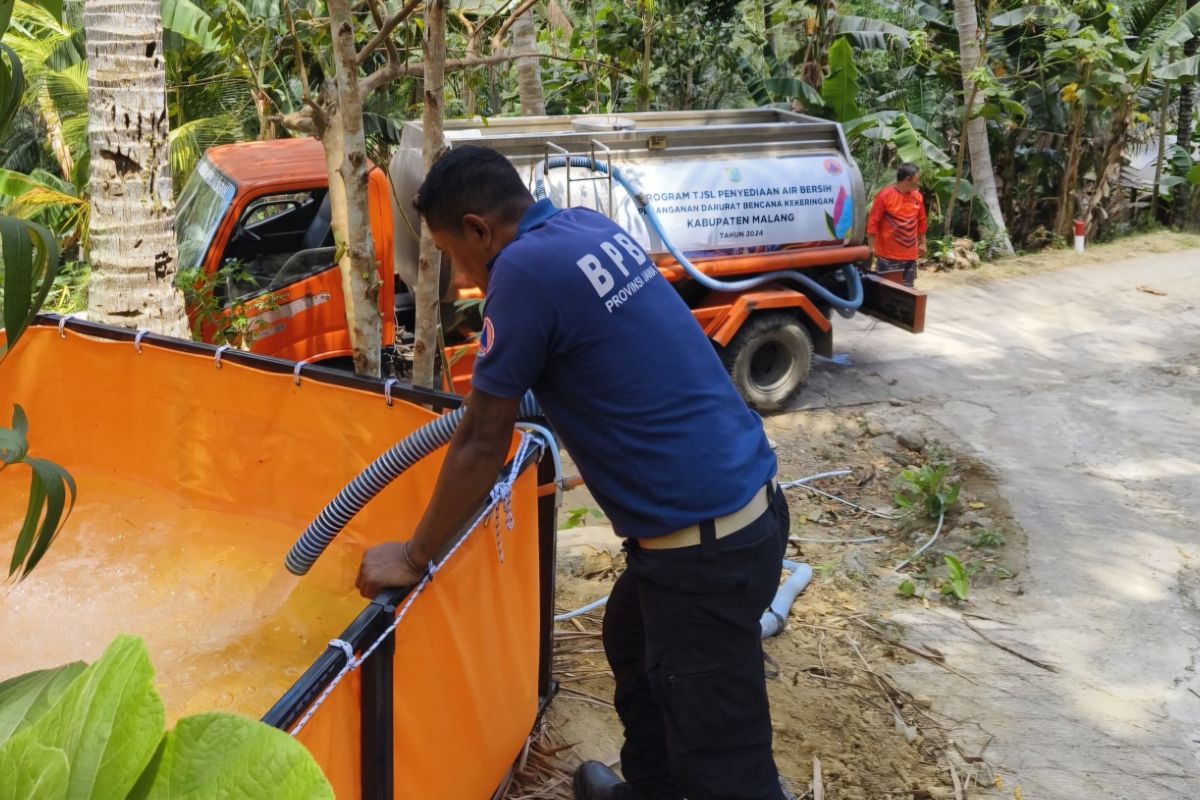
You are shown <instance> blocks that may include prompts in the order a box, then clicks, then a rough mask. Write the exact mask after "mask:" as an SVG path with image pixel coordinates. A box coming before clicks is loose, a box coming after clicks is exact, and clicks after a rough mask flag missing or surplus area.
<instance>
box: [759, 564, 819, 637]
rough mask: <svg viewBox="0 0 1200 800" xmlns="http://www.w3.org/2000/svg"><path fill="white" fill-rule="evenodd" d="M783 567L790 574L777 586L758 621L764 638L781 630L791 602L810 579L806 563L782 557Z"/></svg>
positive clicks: (809, 571)
mask: <svg viewBox="0 0 1200 800" xmlns="http://www.w3.org/2000/svg"><path fill="white" fill-rule="evenodd" d="M783 568H784V569H785V570H790V571H791V573H792V574H791V575H790V576H789V577H788V579H787V580H786V581H784V582H783V585H782V586H780V587H779V591H778V592H776V593H775V599H774V600H772V601H771V605H770V606H768V607H767V610H766V611H764V612H763V615H762V619H760V620H759V621H758V624H759V627H761V628H762V638H764V639H769V638H771V637H772V636H775V635H776V634H778V633H779V632H780V631H782V630H783V626H784V625H785V624H786V623H787V618H788V613H790V612H791V610H792V603H795V602H796V598H797V597H799V596H800V593H801V592H803V591H804V590H805V588H806V587H807V586H808V584H809V583H810V582H811V581H812V576H813V571H812V567H810V566H809V565H808V564H800V563H798V562H795V561H788V560H787V559H784V561H783Z"/></svg>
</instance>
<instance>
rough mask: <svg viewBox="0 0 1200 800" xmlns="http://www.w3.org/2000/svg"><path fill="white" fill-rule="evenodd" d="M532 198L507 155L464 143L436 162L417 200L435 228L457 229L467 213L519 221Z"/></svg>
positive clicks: (443, 229) (418, 208) (427, 220)
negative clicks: (491, 215)
mask: <svg viewBox="0 0 1200 800" xmlns="http://www.w3.org/2000/svg"><path fill="white" fill-rule="evenodd" d="M532 200H533V197H532V196H531V195H530V194H529V189H528V188H526V186H525V182H524V181H522V180H521V176H520V175H519V174H517V170H516V168H515V167H513V165H512V163H511V162H509V160H508V159H507V158H505V157H504V156H502V155H500V154H499V153H497V152H496V151H495V150H492V149H490V148H487V147H478V146H475V145H463V146H461V147H455V148H454V149H453V150H451V151H450V152H448V153H446V154H445V155H444V156H442V157H441V158H439V159H438V160H437V161H436V162H434V164H433V167H432V168H431V169H430V170H429V174H428V175H426V176H425V182H424V183H422V184H421V188H420V189H418V190H417V197H416V200H414V201H413V204H414V205H415V206H416V207H417V212H418V213H419V214H420V215H421V216H423V217H424V218H425V222H426V223H428V225H429V227H430V229H431V230H439V231H446V230H448V231H457V230H459V229H460V228H461V226H462V219H463V217H464V216H465V215H467V214H479V215H481V216H482V215H486V214H493V215H496V216H498V217H499V218H500V219H502V220H503V221H505V222H512V221H515V220H516V219H517V218H518V217H519V216H520V215H521V212H522V211H524V209H525V208H526V207H527V206H528V205H529V203H530V202H532Z"/></svg>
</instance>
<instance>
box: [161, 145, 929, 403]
mask: <svg viewBox="0 0 1200 800" xmlns="http://www.w3.org/2000/svg"><path fill="white" fill-rule="evenodd" d="M206 165H207V166H206ZM201 166H202V167H205V168H206V169H208V170H209V171H210V174H211V170H213V169H215V170H216V172H218V173H219V175H220V177H219V178H218V179H214V180H219V181H221V182H222V183H221V185H222V186H223V187H224V190H225V191H226V192H227V193H231V194H232V199H231V201H229V203H228V207H227V209H226V211H225V212H224V214H223V216H222V217H221V219H220V221H219V223H218V224H217V225H216V228H215V231H214V232H213V233H212V235H211V240H210V244H209V245H208V247H207V250H206V251H205V252H204V253H203V256H202V258H201V260H200V261H201V265H202V269H203V271H204V272H205V273H206V274H207V275H209V276H213V275H215V274H217V273H218V271H219V270H221V268H222V265H223V264H225V263H228V262H229V261H230V260H231V259H230V258H229V254H230V252H231V243H232V242H233V241H235V240H236V238H237V237H238V236H239V235H240V234H241V229H242V228H244V227H247V222H246V218H247V215H248V214H252V213H253V211H254V209H255V208H256V207H257V206H256V204H263V203H269V202H270V201H271V198H281V197H282V198H285V199H284V200H281V201H279V202H280V203H281V204H282V205H281V207H282V208H284V209H285V210H287V211H299V210H300V209H301V208H302V207H303V206H304V205H305V204H306V203H316V202H317V201H316V199H315V198H316V197H317V194H318V193H319V194H321V195H324V194H325V193H326V192H327V187H328V179H327V176H326V171H325V159H324V153H323V150H322V147H321V145H320V143H319V142H318V141H316V140H315V139H308V138H304V139H287V140H275V141H268V142H251V143H243V144H233V145H225V146H221V147H216V148H213V149H211V150H209V151H208V153H207V154H206V159H205V162H202V165H201ZM189 185H190V183H189ZM305 193H309V194H305ZM184 194H185V196H186V195H187V189H186V188H185V192H184ZM368 195H369V202H370V219H371V236H372V238H373V241H374V246H375V255H376V258H377V259H378V262H379V265H380V266H379V277H380V287H381V288H380V292H379V310H380V314H381V315H382V319H383V346H384V348H385V349H391V348H394V346H395V345H396V340H397V321H396V305H395V303H396V298H397V292H406V291H408V290H407V288H406V287H404V286H403V285H401V284H400V282H399V279H398V278H396V277H395V276H394V273H393V268H392V264H393V257H392V256H393V244H394V243H393V235H395V234H394V231H395V230H396V229H395V228H394V227H393V222H394V212H393V206H392V201H393V198H392V197H391V195H392V190H391V188H390V186H389V182H388V177H387V175H385V173H384V172H383V171H382V170H380V169H379V168H378V167H376V166H374V165H372V167H371V170H370V173H369V185H368ZM297 196H298V197H300V198H301V199H300V200H296V199H294V198H295V197H297ZM297 203H298V204H299V205H296V204H297ZM181 204H182V200H181ZM184 213H187V210H186V209H184ZM280 216H282V214H281V215H280ZM272 219H276V217H271V216H268V217H267V222H268V223H270V221H271V220H272ZM248 227H251V228H254V225H249V226H248ZM255 238H256V241H257V237H255ZM324 241H325V242H326V244H331V239H329V238H328V237H327V238H326V239H325V240H324ZM827 245H828V246H825V245H824V244H823V245H822V246H817V247H803V248H795V249H788V248H784V249H782V250H779V251H776V252H768V253H757V254H745V255H731V256H725V257H710V258H701V259H697V260H696V263H697V266H699V267H700V268H701V269H703V270H704V271H705V272H706V273H708V274H709V275H712V276H713V277H719V278H729V277H735V276H745V275H755V274H762V273H764V272H769V271H772V270H780V269H806V268H814V267H826V268H827V267H830V266H833V265H839V264H847V263H864V262H867V261H868V260H869V257H870V252H869V250H868V249H867V248H866V247H865V246H862V245H854V244H849V245H847V244H844V243H840V242H829V243H827ZM322 263H323V264H324V262H322ZM657 265H658V268H659V271H660V272H661V273H662V274H663V275H664V276H665V277H667V278H668V280H670V281H672V282H679V281H682V280H684V279H685V278H686V273H685V272H684V271H683V269H682V268H681V267H680V266H679V265H678V264H677V263H675V261H674V260H672V259H671V258H670V257H659V258H658V259H657ZM863 278H864V283H865V284H866V285H865V286H864V289H865V295H866V297H867V298H868V299H869V300H870V298H872V297H876V298H878V297H879V296H881V295H882V296H883V297H884V298H885V300H886V301H887V302H875V303H874V305H876V306H880V307H886V306H889V303H890V306H891V307H893V310H894V307H895V306H896V305H897V298H899V305H900V306H902V307H903V308H902V309H901V314H900V315H901V316H902V317H905V318H906V319H907V321H899V322H897V320H896V319H895V318H889V317H888V315H887V314H883V313H879V312H878V311H877V310H873V309H872V308H871V307H869V306H870V305H871V303H867V304H865V305H864V307H863V309H862V310H863V311H864V312H865V313H868V314H876V315H879V316H881V317H883V318H885V319H888V321H891V322H895V323H896V324H899V325H901V327H906V328H907V329H909V330H912V331H914V332H920V330H921V328H922V326H923V323H924V307H925V306H924V300H925V298H924V295H923V293H921V292H914V291H912V290H910V289H907V288H906V287H902V286H898V285H897V284H894V283H892V282H890V281H888V282H884V281H881V280H879V278H878V277H877V276H873V275H869V274H865V275H863ZM885 283H886V285H883V284H885ZM457 286H458V288H457V290H456V294H457V297H458V298H459V299H470V298H478V297H480V296H481V295H480V292H479V290H478V289H476V288H474V287H464V286H461V285H460V284H458V285H457ZM454 293H455V292H452V294H454ZM268 294H269V295H270V302H269V303H259V304H256V303H253V302H251V301H253V300H254V299H255V298H256V297H265V296H266V295H268ZM343 298H344V295H343V285H342V278H341V275H340V272H339V270H338V268H337V266H336V264H334V263H333V260H332V256H331V257H330V258H329V259H328V264H325V265H324V266H321V267H314V268H313V269H311V270H310V271H309V273H308V274H304V275H301V276H298V277H297V278H296V279H295V280H287V281H284V282H282V283H281V284H280V285H278V286H275V287H274V288H273V289H272V290H271V291H270V292H267V291H265V290H263V291H258V292H249V293H248V294H247V295H245V296H243V298H242V300H243V304H242V313H244V314H245V315H246V316H247V317H248V318H249V319H250V320H251V324H252V325H253V326H254V327H255V329H256V338H254V339H253V341H252V343H251V345H250V350H251V351H252V352H256V353H260V354H263V355H268V356H275V357H280V358H286V359H290V360H293V361H308V362H320V361H326V362H328V361H331V360H338V361H341V362H342V363H346V362H347V361H348V359H349V357H350V355H351V352H352V349H351V343H350V335H349V330H348V327H347V323H346V319H345V302H344V300H343ZM227 305H228V304H227ZM690 305H691V307H692V311H693V315H694V317H695V319H696V321H697V323H698V324H699V325H700V326H701V328H702V329H703V330H704V332H705V334H707V335H708V337H709V338H710V339H711V340H712V341H713V342H714V344H716V345H717V346H719V347H724V346H726V345H728V344H729V343H730V341H731V340H732V339H733V338H734V336H735V335H736V334H737V333H738V331H739V330H740V329H741V327H742V325H743V324H744V323H745V322H746V320H747V319H749V318H750V316H751V315H752V314H754V313H755V312H758V311H762V310H769V309H774V310H780V309H783V310H789V311H791V312H792V313H793V314H795V315H796V316H797V317H798V318H799V319H800V320H801V321H802V322H803V323H804V325H805V326H806V328H807V329H808V332H809V335H810V337H811V339H812V350H813V352H814V353H816V354H818V355H824V356H830V355H832V336H831V324H830V320H829V318H828V317H827V313H828V312H827V311H825V312H823V311H822V310H821V309H820V308H818V307H817V305H815V304H814V303H813V301H812V300H811V299H810V298H809V297H808V296H806V295H805V294H804V293H803V292H801V291H799V290H797V289H795V288H792V287H791V286H787V285H783V284H767V285H764V286H761V287H759V288H757V289H754V290H752V291H747V292H743V293H721V292H707V293H705V294H703V295H701V296H700V297H699V299H693V300H692V301H690ZM189 313H190V314H191V315H192V321H193V323H194V324H199V327H200V330H201V334H202V337H203V338H204V339H205V340H206V341H210V342H211V341H214V338H215V337H216V334H217V327H216V325H215V324H213V320H212V319H208V320H205V319H202V318H201V317H200V316H199V315H198V313H197V310H196V309H189ZM223 313H224V314H225V315H226V319H225V320H222V319H220V318H218V322H222V321H227V318H228V315H229V314H231V312H230V311H229V310H226V311H225V312H223ZM447 338H448V341H449V346H448V347H447V348H446V351H445V359H444V361H443V364H448V365H449V370H447V372H448V373H449V374H448V375H446V376H444V377H443V386H444V388H447V389H449V390H451V391H453V392H455V393H458V394H465V393H466V392H467V391H468V390H469V388H470V379H471V372H472V368H473V365H474V360H475V345H474V343H473V341H472V337H471V336H470V332H469V331H467V332H466V335H463V329H462V328H461V326H460V329H459V330H458V331H448V332H447ZM456 339H457V342H456V341H455V340H456Z"/></svg>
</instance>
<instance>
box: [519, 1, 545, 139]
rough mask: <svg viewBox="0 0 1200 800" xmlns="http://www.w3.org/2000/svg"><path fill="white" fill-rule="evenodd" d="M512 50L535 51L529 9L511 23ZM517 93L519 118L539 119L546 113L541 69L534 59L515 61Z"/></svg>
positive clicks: (535, 39)
mask: <svg viewBox="0 0 1200 800" xmlns="http://www.w3.org/2000/svg"><path fill="white" fill-rule="evenodd" d="M512 35H513V49H514V50H516V51H517V52H518V53H532V52H534V51H536V50H537V31H536V30H534V27H533V9H532V8H530V9H529V10H528V11H526V12H525V13H524V14H522V15H521V16H519V17H517V19H516V20H515V21H514V22H513V26H512ZM517 93H518V94H519V95H520V97H521V116H524V117H540V116H542V115H543V114H545V113H546V95H545V92H544V91H543V90H542V68H541V66H540V65H539V64H538V60H537V59H536V58H518V59H517Z"/></svg>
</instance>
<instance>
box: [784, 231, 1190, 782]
mask: <svg viewBox="0 0 1200 800" xmlns="http://www.w3.org/2000/svg"><path fill="white" fill-rule="evenodd" d="M1139 287H1140V288H1139ZM926 288H930V286H929V285H928V284H927V287H926ZM932 289H933V295H932V296H931V297H930V304H929V308H930V313H929V320H928V327H927V330H926V333H925V334H924V335H922V336H911V335H909V334H906V333H904V332H901V331H898V330H895V329H892V328H890V327H888V326H885V325H876V324H873V323H872V322H871V321H870V320H868V319H862V318H856V319H854V320H849V321H847V320H841V319H839V320H838V321H837V324H838V327H839V330H838V331H837V335H838V344H837V347H838V351H839V353H845V354H847V355H849V357H850V359H851V360H852V361H853V365H852V366H849V367H846V366H839V365H837V364H835V363H828V362H827V363H823V364H821V365H819V366H818V367H817V369H816V371H815V374H814V376H813V378H812V381H811V384H810V386H809V388H808V389H807V390H806V392H805V394H804V395H803V396H802V398H801V402H800V404H799V406H798V408H804V407H829V408H839V407H847V406H856V405H861V404H864V403H869V402H881V401H888V400H895V399H900V400H904V401H909V404H908V405H906V406H905V407H904V408H897V409H895V411H896V412H897V413H898V414H913V415H916V416H918V418H919V417H920V416H922V415H923V416H925V417H927V418H929V420H931V421H932V422H934V423H937V424H938V425H939V426H943V427H944V428H946V429H948V430H949V431H951V432H952V435H953V436H954V437H955V438H957V439H958V440H959V441H958V442H956V447H957V449H959V450H960V451H965V452H967V453H973V454H974V455H975V456H976V457H977V458H979V459H980V460H981V461H984V462H986V463H987V464H989V465H990V466H991V467H992V468H993V469H994V470H995V473H996V475H997V476H998V478H999V480H1000V486H1001V491H1002V493H1003V494H1004V496H1005V497H1006V499H1007V500H1008V502H1009V504H1010V505H1011V508H1012V511H1013V514H1014V516H1015V519H1016V521H1017V522H1018V523H1019V524H1020V525H1021V526H1022V527H1023V528H1024V530H1025V532H1026V533H1027V535H1028V553H1027V556H1026V563H1027V568H1026V571H1025V572H1024V574H1023V575H1022V576H1021V578H1022V580H1021V584H1022V586H1023V588H1024V590H1025V593H1024V594H1023V595H1021V596H1017V595H1014V594H1011V593H1004V592H994V593H992V595H991V596H990V597H988V596H982V597H980V598H979V599H976V600H975V603H974V608H972V609H971V610H972V611H974V612H975V613H978V614H980V615H984V616H986V617H992V618H994V620H996V621H986V620H980V621H978V623H977V624H978V626H979V627H980V629H981V630H982V631H984V633H985V634H986V635H987V636H988V637H990V638H991V639H993V640H995V641H997V642H1000V643H1002V644H1004V645H1006V646H1008V647H1010V648H1012V649H1014V650H1017V651H1019V652H1021V653H1024V654H1026V655H1028V656H1030V657H1032V658H1035V659H1039V660H1041V661H1044V662H1049V663H1050V664H1051V665H1053V666H1054V667H1056V668H1057V670H1058V671H1057V672H1052V671H1049V670H1046V669H1042V668H1039V667H1036V666H1034V665H1032V664H1030V663H1028V662H1026V661H1023V660H1021V659H1019V658H1016V657H1014V656H1013V655H1011V654H1010V653H1008V652H1005V651H1003V650H1001V649H999V648H997V647H995V646H993V645H992V644H990V643H988V642H986V641H984V640H983V639H982V638H981V637H980V636H978V635H977V634H975V633H974V632H972V631H971V630H970V629H968V628H967V627H966V626H964V625H961V624H950V623H948V622H947V620H946V617H945V616H944V615H941V614H939V613H938V612H939V609H937V608H931V609H925V608H922V607H920V606H919V605H918V604H912V605H911V607H910V609H911V610H908V611H905V612H904V613H902V615H901V616H900V617H899V619H898V621H900V622H901V623H902V624H903V625H905V626H906V629H907V631H908V636H909V640H910V641H912V642H915V643H918V644H924V645H928V646H932V647H935V648H937V649H938V650H939V651H941V652H942V653H944V654H945V655H946V658H947V659H948V661H949V662H950V663H953V664H954V665H955V666H956V667H957V668H958V669H960V670H961V671H963V672H964V673H965V674H967V675H971V676H973V677H974V678H975V680H976V681H977V683H978V685H971V684H970V683H968V682H966V681H963V680H961V679H958V678H955V677H954V676H951V675H947V673H946V672H945V671H942V670H937V669H936V668H934V667H932V666H930V665H929V664H927V663H925V662H920V661H919V662H917V663H915V664H912V665H909V666H905V667H903V668H901V669H900V670H898V671H897V672H896V677H897V678H899V679H900V680H901V681H902V682H907V683H908V684H909V686H910V688H915V689H919V690H920V691H921V692H922V693H923V694H927V695H932V696H934V697H935V698H937V699H936V706H937V708H938V709H939V710H940V711H941V712H943V713H945V714H947V715H948V716H949V717H952V718H954V719H956V720H959V721H961V723H962V724H961V726H959V728H958V730H956V731H955V732H954V735H955V736H956V739H957V741H958V743H959V745H960V748H961V750H962V751H963V752H964V753H968V754H973V753H978V752H980V751H982V752H983V753H984V755H985V756H986V757H987V759H988V760H989V761H990V762H991V763H993V764H996V765H999V767H1000V773H1001V775H1002V777H1003V780H1004V785H1005V788H1004V791H1003V795H1004V796H1009V797H1011V796H1014V794H1013V788H1014V786H1015V785H1019V786H1020V795H1019V796H1021V797H1024V798H1026V800H1082V799H1083V798H1100V797H1104V798H1128V800H1159V798H1163V799H1164V800H1165V799H1166V798H1172V799H1174V798H1181V799H1182V798H1191V799H1194V798H1196V797H1200V680H1198V679H1197V675H1196V670H1197V662H1198V653H1200V523H1198V521H1197V520H1198V518H1200V250H1187V251H1181V252H1174V253H1168V254H1154V255H1144V256H1140V257H1137V258H1131V259H1128V260H1121V261H1108V262H1107V263H1105V262H1100V263H1098V262H1096V261H1095V260H1093V259H1092V258H1089V257H1088V256H1082V257H1081V261H1080V266H1078V267H1072V268H1067V269H1061V270H1056V271H1053V272H1047V273H1041V274H1034V275H1027V276H1023V277H1019V278H1014V279H1009V280H999V281H995V282H990V283H986V284H982V285H973V286H964V285H958V286H945V287H942V288H937V285H936V281H935V282H934V285H933V287H932ZM1000 620H1002V622H1001V621H1000Z"/></svg>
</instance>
